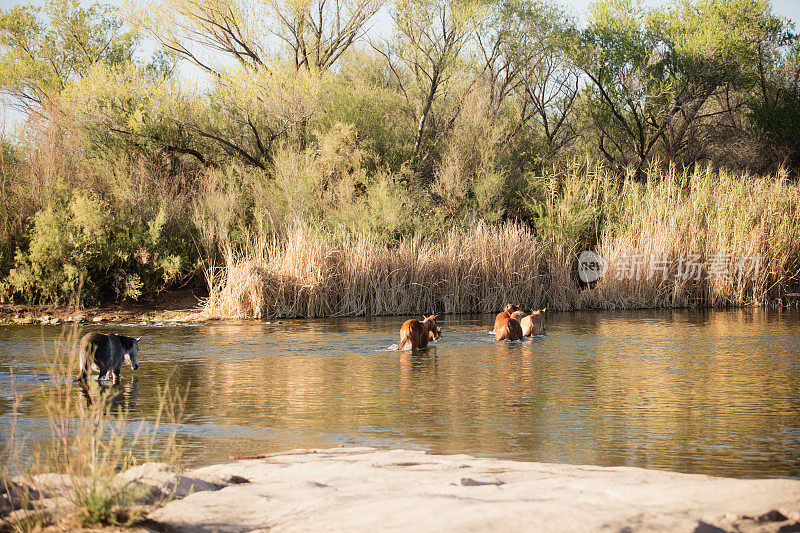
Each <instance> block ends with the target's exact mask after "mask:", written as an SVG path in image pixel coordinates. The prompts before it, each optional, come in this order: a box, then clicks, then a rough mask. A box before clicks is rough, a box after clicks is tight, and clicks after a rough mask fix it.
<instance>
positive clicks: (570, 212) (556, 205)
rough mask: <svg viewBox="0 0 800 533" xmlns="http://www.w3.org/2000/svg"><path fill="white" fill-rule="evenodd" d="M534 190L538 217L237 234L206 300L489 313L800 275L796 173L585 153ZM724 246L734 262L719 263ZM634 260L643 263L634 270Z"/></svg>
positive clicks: (725, 297) (746, 291)
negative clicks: (594, 272) (582, 257)
mask: <svg viewBox="0 0 800 533" xmlns="http://www.w3.org/2000/svg"><path fill="white" fill-rule="evenodd" d="M528 190H529V191H533V192H530V193H529V194H530V198H528V199H527V200H526V201H527V202H528V204H529V208H530V210H531V211H532V212H533V213H534V216H533V219H534V222H535V227H534V228H531V227H529V226H527V225H524V224H519V223H502V224H497V225H490V224H487V223H484V222H479V223H475V224H465V226H466V227H454V228H452V229H450V230H449V231H446V232H445V233H444V234H441V235H436V234H433V235H415V236H412V237H406V238H405V239H403V240H401V241H400V242H399V244H397V245H394V246H389V245H386V244H383V243H382V242H381V241H380V239H379V238H376V237H375V236H373V237H371V236H370V235H367V234H359V235H352V234H351V233H345V232H333V231H331V230H330V229H324V228H322V227H315V226H309V225H307V224H303V223H301V222H296V223H295V224H293V225H292V226H291V227H290V228H289V229H288V230H287V231H286V232H285V233H283V234H279V237H275V236H274V235H275V234H271V235H273V236H271V237H269V238H267V237H261V238H259V239H256V240H254V241H252V242H251V244H250V245H249V246H248V247H247V248H246V249H244V250H243V249H241V248H240V249H238V250H234V247H233V246H228V247H227V248H226V252H225V254H224V256H225V266H224V267H223V268H222V269H221V270H220V273H219V275H218V276H217V277H216V278H215V279H214V282H213V283H212V284H211V295H210V298H209V301H208V304H207V309H206V310H207V312H208V313H210V314H213V315H220V316H227V317H237V318H248V317H320V316H364V315H398V314H419V313H431V312H440V313H475V312H479V313H480V312H495V311H497V310H499V309H501V308H502V307H503V306H504V305H505V303H507V302H514V303H520V304H522V305H524V306H530V307H533V306H541V305H547V306H548V307H550V308H551V309H557V310H568V309H581V308H638V307H684V306H727V305H761V304H769V303H774V302H777V301H779V300H780V299H781V298H783V297H784V295H785V294H786V293H788V292H793V291H796V290H797V289H798V287H799V286H800V189H799V188H798V185H797V184H796V183H793V182H790V181H789V180H787V179H786V177H785V176H783V175H779V176H766V177H763V176H750V175H735V174H730V173H726V172H715V171H712V170H711V169H698V170H695V171H693V172H678V171H675V170H672V171H669V172H663V171H661V170H658V169H654V170H651V171H650V174H649V176H648V180H647V181H646V182H645V183H641V182H637V181H635V180H634V179H633V178H632V177H631V176H627V177H624V178H619V177H617V176H616V175H615V174H613V173H611V172H609V171H608V170H606V169H605V168H604V167H602V166H590V165H585V164H584V165H580V164H575V165H572V166H570V167H568V168H567V169H566V170H561V171H559V172H553V173H552V174H551V175H548V176H543V177H542V176H539V177H533V178H531V186H530V187H529V188H528ZM584 249H591V250H594V251H596V252H598V253H600V254H601V255H602V256H603V257H605V258H606V260H607V262H608V267H609V269H608V271H607V273H606V276H605V277H604V278H602V279H601V280H600V281H599V282H597V283H594V284H592V285H591V286H586V285H585V284H582V283H581V282H580V281H579V279H578V276H577V257H578V254H580V252H581V251H583V250H584ZM720 254H721V255H720ZM651 257H652V258H653V259H655V261H656V262H654V263H653V265H652V266H655V267H657V268H651V264H650V263H651ZM715 258H716V259H715ZM720 258H722V260H724V261H727V264H726V267H725V268H727V272H728V274H727V275H725V276H721V275H713V276H712V275H711V273H710V271H709V270H708V267H709V265H710V264H711V263H712V262H715V261H716V262H717V263H719V261H720ZM742 258H744V259H745V260H746V261H749V263H745V264H743V265H742V267H743V268H745V269H747V268H750V267H752V266H753V263H754V261H756V258H758V259H757V260H758V262H759V267H758V270H757V271H743V272H741V273H739V272H737V270H736V269H737V262H738V261H739V260H742ZM633 260H635V261H637V262H638V263H640V264H639V266H638V267H637V271H635V272H631V271H630V268H628V270H629V273H628V274H620V272H623V269H624V267H625V263H626V262H627V263H630V262H631V261H633ZM682 260H683V261H684V263H683V265H684V266H685V265H686V260H694V261H696V262H701V263H703V265H704V266H703V268H702V270H701V272H700V276H699V279H684V277H681V276H680V275H679V273H680V271H679V269H680V268H681V264H682V263H681V261H682ZM658 262H663V263H661V264H660V265H661V266H660V268H659V263H658ZM663 264H667V265H668V266H667V267H664V266H663ZM740 274H741V275H740ZM618 278H619V279H618Z"/></svg>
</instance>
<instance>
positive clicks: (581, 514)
mask: <svg viewBox="0 0 800 533" xmlns="http://www.w3.org/2000/svg"><path fill="white" fill-rule="evenodd" d="M119 476H121V478H123V479H125V480H127V481H128V482H135V483H139V484H142V485H144V486H149V487H153V492H155V493H158V494H163V493H165V492H168V491H174V495H175V499H173V500H172V501H169V500H168V501H169V503H167V504H166V505H164V506H163V507H160V508H158V509H156V510H154V511H152V512H150V513H149V514H148V515H147V517H146V519H145V520H144V521H143V522H141V523H140V525H141V526H143V527H146V528H147V529H150V530H156V531H251V530H267V529H269V530H275V531H318V530H326V531H374V530H380V531H397V530H410V529H413V530H415V531H442V530H445V531H456V530H457V531H465V530H469V531H501V530H502V531H508V530H519V529H524V530H529V531H559V532H562V531H655V530H658V531H705V532H711V531H714V532H720V531H731V532H733V531H737V532H742V531H776V532H777V531H797V530H798V529H800V480H792V479H763V480H748V479H730V478H717V477H709V476H702V475H693V474H679V473H674V472H665V471H657V470H646V469H641V468H630V467H614V468H604V467H598V466H579V465H567V464H547V463H532V462H518V461H508V460H499V459H486V458H476V457H472V456H469V455H428V454H426V453H424V452H420V451H411V450H380V449H375V448H355V447H347V448H334V449H326V450H294V451H289V452H285V453H277V454H269V455H264V456H256V457H251V458H244V459H241V460H235V461H234V462H231V463H225V464H216V465H211V466H206V467H202V468H198V469H195V470H191V471H187V472H183V473H182V474H180V475H179V474H175V473H169V472H168V471H166V470H164V469H163V468H162V467H160V466H159V465H154V464H149V465H141V466H139V467H135V468H133V469H131V470H129V471H127V472H125V473H123V474H120V475H119Z"/></svg>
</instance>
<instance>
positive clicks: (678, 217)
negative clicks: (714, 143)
mask: <svg viewBox="0 0 800 533" xmlns="http://www.w3.org/2000/svg"><path fill="white" fill-rule="evenodd" d="M614 191H615V194H614V197H613V198H607V199H606V200H605V201H606V204H607V205H606V206H604V212H606V213H607V214H608V216H609V220H608V222H607V223H606V224H605V225H604V227H603V229H602V231H601V235H600V243H599V247H598V251H599V253H600V254H601V255H602V256H603V257H604V258H606V260H607V261H608V263H609V271H608V273H607V275H606V276H605V277H604V278H603V279H602V280H601V281H600V282H599V283H597V285H596V286H595V287H594V288H593V289H592V290H590V291H583V292H582V293H581V297H580V299H579V301H577V302H576V306H579V307H602V308H631V307H686V306H712V307H716V306H741V305H763V304H769V303H772V302H776V301H778V300H780V299H782V298H784V296H785V294H786V293H788V292H793V291H796V290H797V289H798V287H799V286H800V188H798V185H797V183H794V182H791V181H789V180H787V178H786V176H785V175H782V174H781V175H778V176H767V177H760V176H751V175H735V174H730V173H727V172H724V171H722V172H714V171H712V170H711V169H709V168H705V169H697V170H695V171H694V172H691V173H682V172H677V171H674V170H673V171H671V172H667V173H658V174H653V173H651V175H650V179H649V180H648V181H647V182H646V183H644V184H641V183H636V182H634V181H633V180H625V181H623V182H622V183H621V184H619V185H618V186H617V187H615V189H614ZM634 262H636V263H638V266H636V267H634V266H633V264H634ZM692 262H694V263H701V265H702V266H701V267H700V269H699V272H698V273H697V274H695V273H694V272H693V271H691V268H692V267H691V266H690V263H692ZM712 265H716V266H712ZM756 266H757V269H756ZM634 268H635V269H638V270H639V273H638V279H632V278H635V277H636V276H635V275H633V269H634ZM756 270H757V271H756ZM624 272H627V273H624ZM690 274H691V275H690ZM695 278H699V279H695Z"/></svg>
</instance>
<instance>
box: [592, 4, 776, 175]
mask: <svg viewBox="0 0 800 533" xmlns="http://www.w3.org/2000/svg"><path fill="white" fill-rule="evenodd" d="M591 15H592V18H591V20H590V23H589V25H588V27H587V28H586V30H585V31H584V32H583V35H582V39H581V41H582V42H581V53H580V61H581V67H582V69H583V71H584V73H585V74H586V76H587V77H588V78H589V80H590V81H591V84H590V87H589V90H588V92H587V105H586V108H587V112H588V116H589V118H590V120H591V122H592V124H593V126H594V128H595V129H596V137H597V143H598V148H599V149H600V151H601V153H602V154H603V155H604V156H605V157H606V158H607V159H608V160H609V161H611V162H612V163H614V164H616V165H618V166H619V167H620V168H629V169H631V170H632V171H633V172H634V174H635V175H636V176H637V177H638V178H641V177H643V175H644V174H643V169H644V168H645V166H646V165H647V164H648V163H649V161H651V160H652V158H653V156H654V155H656V154H658V155H660V156H661V157H664V158H665V159H666V160H667V161H670V162H679V163H684V164H691V163H693V162H695V161H696V160H698V159H700V158H702V157H706V156H707V155H708V154H707V153H706V152H704V151H703V150H700V151H698V150H697V147H698V146H700V147H702V145H703V143H704V142H705V141H707V140H708V139H703V138H697V135H699V134H702V133H703V128H702V125H703V124H704V123H707V122H708V119H713V118H714V117H717V116H719V115H722V114H724V113H728V114H729V115H730V113H731V111H738V110H737V109H732V108H731V107H730V102H731V100H730V98H727V97H729V96H730V94H732V93H736V92H741V91H747V89H748V87H749V86H750V85H749V84H751V83H752V80H753V76H752V67H753V66H754V65H755V64H756V58H757V50H758V43H759V42H763V41H765V40H770V39H772V36H774V35H776V32H779V28H780V21H779V20H778V19H777V18H776V17H774V16H773V15H772V13H771V8H770V5H769V2H768V1H767V0H697V1H693V0H681V1H678V2H676V3H675V4H674V5H673V6H672V7H671V8H669V9H667V10H659V9H644V8H642V7H640V6H637V5H634V4H633V3H632V2H631V1H630V0H600V1H598V2H596V3H595V4H593V5H592V6H591ZM726 98H727V105H728V108H727V109H726V108H725V104H726ZM659 148H660V149H661V151H660V153H659ZM692 148H695V151H694V152H692V150H691V149H692Z"/></svg>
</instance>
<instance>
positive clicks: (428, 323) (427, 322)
mask: <svg viewBox="0 0 800 533" xmlns="http://www.w3.org/2000/svg"><path fill="white" fill-rule="evenodd" d="M437 318H439V315H431V316H425V315H422V324H423V325H424V326H425V328H426V329H427V330H428V331H429V332H432V333H434V335H435V334H436V333H437V330H438V333H439V337H441V336H442V334H441V332H442V328H440V327H439V324H437V323H436V319H437ZM439 337H436V338H437V339H438V338H439Z"/></svg>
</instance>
